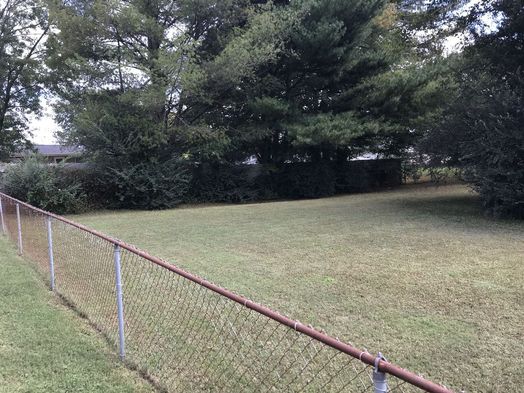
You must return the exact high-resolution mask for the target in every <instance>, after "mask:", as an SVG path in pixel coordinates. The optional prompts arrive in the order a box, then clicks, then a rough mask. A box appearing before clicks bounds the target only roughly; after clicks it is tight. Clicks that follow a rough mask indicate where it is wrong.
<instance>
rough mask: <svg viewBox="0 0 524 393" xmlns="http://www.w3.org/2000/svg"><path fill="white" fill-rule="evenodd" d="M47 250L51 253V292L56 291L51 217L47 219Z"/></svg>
mask: <svg viewBox="0 0 524 393" xmlns="http://www.w3.org/2000/svg"><path fill="white" fill-rule="evenodd" d="M47 249H48V252H49V273H50V280H51V290H52V291H54V290H55V257H54V254H53V229H52V227H51V217H47Z"/></svg>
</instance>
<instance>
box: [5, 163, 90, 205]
mask: <svg viewBox="0 0 524 393" xmlns="http://www.w3.org/2000/svg"><path fill="white" fill-rule="evenodd" d="M2 188H3V189H4V191H5V192H6V193H7V194H9V195H11V196H13V197H14V198H17V199H20V200H22V201H25V202H27V203H30V204H31V205H34V206H37V207H39V208H41V209H44V210H48V211H51V212H53V213H57V214H66V213H78V212H80V211H82V210H84V209H85V208H86V205H87V200H86V194H85V193H84V191H83V190H82V186H81V184H80V183H78V182H74V181H73V179H71V178H69V177H67V176H66V175H65V173H64V167H63V166H50V165H48V164H47V163H45V162H44V160H43V159H42V158H41V157H39V156H37V155H30V156H28V157H27V158H25V159H24V160H22V161H21V162H19V163H17V164H14V165H12V166H10V167H8V169H7V170H6V173H5V175H4V178H3V184H2Z"/></svg>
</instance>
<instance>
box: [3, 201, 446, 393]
mask: <svg viewBox="0 0 524 393" xmlns="http://www.w3.org/2000/svg"><path fill="white" fill-rule="evenodd" d="M0 196H2V197H5V198H7V199H10V200H12V201H14V202H16V203H19V204H20V205H22V206H25V207H27V208H29V209H31V210H33V211H36V212H39V213H41V214H43V215H45V216H48V217H51V218H53V219H55V220H58V221H61V222H63V223H65V224H68V225H71V226H73V227H75V228H78V229H80V230H82V231H85V232H87V233H90V234H92V235H94V236H97V237H99V238H101V239H104V240H106V241H107V242H109V243H112V244H114V245H118V246H120V247H121V248H123V249H126V250H128V251H129V252H132V253H134V254H136V255H138V256H140V257H142V258H144V259H146V260H148V261H150V262H152V263H154V264H156V265H158V266H161V267H163V268H165V269H167V270H169V271H171V272H173V273H175V274H178V275H180V276H182V277H184V278H186V279H188V280H190V281H193V282H194V283H196V284H198V285H201V286H203V287H205V288H207V289H209V290H211V291H213V292H215V293H218V294H220V295H222V296H224V297H226V298H228V299H230V300H232V301H234V302H236V303H238V304H240V305H242V306H244V307H247V308H249V309H251V310H254V311H256V312H258V313H260V314H262V315H264V316H266V317H268V318H271V319H273V320H275V321H277V322H279V323H281V324H283V325H286V326H288V327H289V328H291V329H294V330H296V331H298V332H300V333H302V334H305V335H306V336H309V337H311V338H313V339H315V340H317V341H319V342H321V343H323V344H325V345H328V346H330V347H332V348H334V349H337V350H339V351H340V352H343V353H345V354H347V355H349V356H351V357H353V358H355V359H358V360H360V361H361V362H363V363H365V364H367V365H370V366H375V360H376V359H377V358H376V357H375V356H373V355H372V354H371V353H369V352H365V351H361V350H359V349H357V348H355V347H353V346H352V345H349V344H346V343H343V342H341V341H339V340H338V339H335V338H333V337H331V336H329V335H327V334H325V333H322V332H320V331H318V330H316V329H314V328H312V327H309V326H306V325H304V324H302V323H301V322H299V321H295V320H292V319H291V318H288V317H286V316H284V315H282V314H279V313H278V312H276V311H274V310H271V309H270V308H268V307H266V306H263V305H261V304H258V303H255V302H253V301H251V300H249V299H247V298H245V297H243V296H240V295H237V294H235V293H233V292H231V291H229V290H227V289H225V288H222V287H220V286H218V285H216V284H213V283H211V282H210V281H207V280H206V279H203V278H201V277H198V276H197V275H194V274H192V273H189V272H187V271H185V270H183V269H181V268H179V267H177V266H175V265H173V264H171V263H169V262H167V261H165V260H163V259H161V258H157V257H154V256H152V255H149V254H148V253H147V252H145V251H143V250H140V249H139V248H137V247H135V246H133V245H130V244H127V243H125V242H123V241H121V240H119V239H116V238H113V237H111V236H108V235H106V234H104V233H102V232H99V231H97V230H95V229H91V228H89V227H87V226H85V225H82V224H79V223H76V222H74V221H71V220H69V219H67V218H65V217H63V216H59V215H57V214H54V213H50V212H47V211H45V210H42V209H39V208H37V207H34V206H32V205H30V204H28V203H25V202H22V201H20V200H18V199H16V198H13V197H11V196H9V195H7V194H4V193H1V192H0ZM378 370H379V371H381V372H385V373H387V374H390V375H392V376H395V377H397V378H399V379H401V380H403V381H405V382H407V383H409V384H411V385H413V386H416V387H418V388H420V389H422V390H425V391H426V392H429V393H453V391H452V390H450V389H448V388H446V387H444V386H441V385H438V384H436V383H434V382H431V381H428V380H427V379H424V378H423V377H421V376H419V375H416V374H414V373H412V372H411V371H407V370H405V369H403V368H401V367H399V366H396V365H394V364H392V363H390V362H388V361H385V360H383V359H380V360H379V361H378Z"/></svg>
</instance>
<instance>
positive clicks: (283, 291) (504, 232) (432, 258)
mask: <svg viewBox="0 0 524 393" xmlns="http://www.w3.org/2000/svg"><path fill="white" fill-rule="evenodd" d="M73 219H75V220H77V221H80V222H82V223H84V224H87V225H89V226H91V227H93V228H96V229H99V230H101V231H103V232H106V233H108V234H111V235H113V236H115V237H118V238H121V239H123V240H125V241H127V242H129V243H132V244H135V245H137V246H138V247H140V248H143V249H145V250H148V251H149V252H150V253H152V254H153V255H157V256H160V257H163V258H165V259H167V260H169V261H171V262H173V263H175V264H177V265H179V266H181V267H183V268H186V269H188V270H189V271H191V272H193V273H197V274H200V275H202V276H204V277H206V278H208V279H210V280H211V281H214V282H216V283H219V284H220V285H222V286H225V287H227V288H229V289H232V290H234V291H236V292H238V293H240V294H243V295H245V296H248V297H251V298H253V299H254V300H255V301H258V302H261V303H263V304H266V305H268V306H270V307H273V308H276V309H277V310H279V311H281V312H283V313H285V314H287V315H289V316H290V317H293V318H297V319H299V320H302V321H303V322H305V323H312V324H313V325H314V326H316V327H318V328H321V329H324V330H326V331H327V332H329V333H330V334H333V335H336V336H338V337H339V338H340V339H343V340H345V341H349V342H351V343H353V344H354V345H356V346H357V347H359V348H366V349H367V350H369V351H371V352H377V351H381V352H382V353H383V354H384V355H385V356H386V357H387V358H388V360H390V361H393V362H395V363H397V364H399V365H401V366H403V367H406V368H408V369H410V370H412V371H415V372H420V373H423V375H424V376H426V377H429V378H431V379H433V380H435V381H436V382H441V383H445V384H446V385H448V386H450V387H452V388H454V389H456V390H462V389H464V390H466V391H471V392H472V391H475V392H492V391H493V392H505V391H518V390H519V389H521V388H522V383H523V381H524V362H523V361H522V359H523V358H524V223H522V222H515V221H502V220H492V219H488V218H485V217H484V216H483V215H482V213H481V211H480V208H479V206H478V200H477V198H476V196H475V195H474V194H472V193H471V192H470V191H468V189H467V188H465V187H463V186H460V185H453V186H442V187H439V188H435V187H433V186H429V187H428V186H424V185H422V186H406V187H404V188H401V189H399V190H395V191H388V192H381V193H372V194H360V195H348V196H339V197H334V198H327V199H318V200H305V201H292V202H273V203H262V204H250V205H226V206H222V205H220V206H209V207H198V206H197V207H187V208H180V209H174V210H168V211H156V212H148V211H144V212H99V213H96V214H87V215H81V216H75V217H73ZM4 320H5V318H4Z"/></svg>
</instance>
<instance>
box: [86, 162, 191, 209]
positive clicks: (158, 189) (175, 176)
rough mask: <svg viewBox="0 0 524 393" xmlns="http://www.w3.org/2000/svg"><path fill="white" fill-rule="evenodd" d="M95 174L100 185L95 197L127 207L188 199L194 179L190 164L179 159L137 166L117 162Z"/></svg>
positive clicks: (154, 206) (159, 205)
mask: <svg viewBox="0 0 524 393" xmlns="http://www.w3.org/2000/svg"><path fill="white" fill-rule="evenodd" d="M91 175H92V176H93V177H92V178H91V180H90V181H91V182H92V183H94V185H96V189H95V190H94V193H93V197H96V198H98V199H102V200H103V201H104V203H105V204H107V205H109V207H113V208H126V209H167V208H172V207H175V206H176V205H178V204H179V203H181V202H182V201H184V198H185V196H186V194H187V191H188V187H189V183H190V181H191V172H190V170H189V169H188V166H187V164H186V163H185V162H183V161H180V160H178V159H171V160H168V161H164V162H155V161H144V162H142V163H139V164H136V165H131V164H129V163H128V164H123V163H118V162H113V163H108V164H107V165H104V166H103V167H100V168H96V169H95V170H94V171H93V172H92V174H91ZM106 207H107V206H106Z"/></svg>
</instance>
